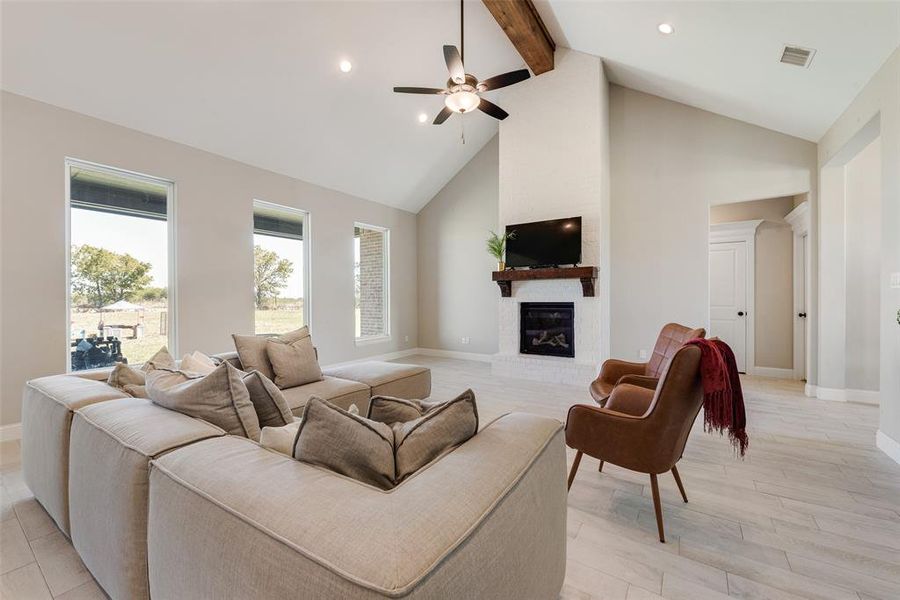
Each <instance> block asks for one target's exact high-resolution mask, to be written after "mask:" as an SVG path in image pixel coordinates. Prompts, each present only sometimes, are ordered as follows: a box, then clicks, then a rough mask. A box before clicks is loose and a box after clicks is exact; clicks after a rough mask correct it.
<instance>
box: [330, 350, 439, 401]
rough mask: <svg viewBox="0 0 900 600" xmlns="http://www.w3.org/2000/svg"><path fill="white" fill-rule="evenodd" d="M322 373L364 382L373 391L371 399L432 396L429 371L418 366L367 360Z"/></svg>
mask: <svg viewBox="0 0 900 600" xmlns="http://www.w3.org/2000/svg"><path fill="white" fill-rule="evenodd" d="M324 373H325V375H330V376H332V377H340V378H341V379H350V380H352V381H359V382H360V383H365V384H366V385H368V386H369V387H370V388H372V395H373V396H378V395H383V396H394V397H397V398H427V397H428V396H430V395H431V370H430V369H428V367H422V366H419V365H405V364H400V363H392V362H381V361H366V362H359V363H352V364H349V365H343V366H340V367H333V368H330V369H325V371H324ZM363 414H365V411H363Z"/></svg>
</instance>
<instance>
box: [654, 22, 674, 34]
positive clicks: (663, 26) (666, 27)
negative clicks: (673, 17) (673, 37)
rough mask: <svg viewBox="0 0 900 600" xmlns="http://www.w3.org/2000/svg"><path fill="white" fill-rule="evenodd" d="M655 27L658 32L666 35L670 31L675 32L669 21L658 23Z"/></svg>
mask: <svg viewBox="0 0 900 600" xmlns="http://www.w3.org/2000/svg"><path fill="white" fill-rule="evenodd" d="M657 29H659V32H660V33H664V34H666V35H669V34H670V33H675V28H674V27H672V25H671V24H670V23H660V24H659V27H657Z"/></svg>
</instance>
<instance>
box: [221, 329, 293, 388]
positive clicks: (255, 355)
mask: <svg viewBox="0 0 900 600" xmlns="http://www.w3.org/2000/svg"><path fill="white" fill-rule="evenodd" d="M304 337H309V327H301V328H300V329H296V330H294V331H290V332H288V333H285V334H282V335H280V336H277V339H280V340H282V341H284V342H287V343H291V342H295V341H297V340H299V339H302V338H304ZM231 338H232V339H233V340H234V349H235V350H237V353H238V358H240V359H241V366H242V367H243V368H244V370H245V371H259V372H260V373H262V374H263V375H265V376H266V377H268V378H269V379H275V372H274V371H272V363H271V362H269V355H268V354H267V353H266V344H267V343H268V341H269V340H270V339H272V336H267V335H238V334H236V333H233V334H231Z"/></svg>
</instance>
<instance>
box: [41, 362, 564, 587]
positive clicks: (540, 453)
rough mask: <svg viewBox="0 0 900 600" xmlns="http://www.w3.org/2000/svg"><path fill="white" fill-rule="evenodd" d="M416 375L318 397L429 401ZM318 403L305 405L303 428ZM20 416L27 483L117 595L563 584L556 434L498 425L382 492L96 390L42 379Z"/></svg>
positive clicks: (544, 425) (374, 375)
mask: <svg viewBox="0 0 900 600" xmlns="http://www.w3.org/2000/svg"><path fill="white" fill-rule="evenodd" d="M229 358H230V359H231V360H233V359H234V357H229ZM416 369H421V368H420V367H416V368H415V369H410V370H404V369H403V368H402V366H401V367H398V368H397V369H395V371H394V373H395V374H396V375H397V376H396V379H395V381H398V382H400V383H398V384H397V385H395V386H393V387H391V385H390V384H391V381H390V377H388V375H387V374H388V372H389V371H390V370H391V367H389V366H377V365H367V366H365V368H362V367H361V368H360V370H359V371H357V372H356V373H354V372H353V371H352V370H347V369H346V368H344V369H342V370H339V371H336V372H337V373H339V374H341V375H343V376H344V377H351V376H358V377H359V378H360V379H364V380H365V381H367V382H369V383H364V382H362V381H357V382H353V381H351V380H349V379H343V378H342V377H335V376H333V375H327V376H326V377H329V378H332V379H334V380H337V381H335V382H334V383H329V384H323V382H317V383H316V384H311V385H317V384H319V385H321V387H324V388H328V386H332V385H333V386H334V387H331V388H328V389H330V390H331V391H333V392H334V393H335V394H336V395H334V396H332V397H333V398H336V399H338V402H339V403H340V405H343V406H349V404H351V403H355V402H363V403H364V404H366V403H367V402H368V398H369V396H370V395H371V394H372V391H373V388H374V389H378V390H383V391H384V392H383V393H389V394H392V395H398V396H401V397H424V396H427V395H428V393H420V392H423V391H425V390H426V389H427V392H429V393H430V373H428V372H427V369H425V373H426V374H423V373H422V372H420V371H417V370H416ZM91 376H93V377H99V376H100V375H98V374H97V373H94V374H92V375H91ZM344 381H348V382H349V383H350V384H352V385H347V384H344V383H343V382H344ZM370 383H374V384H375V385H374V386H373V385H370ZM301 387H308V386H301ZM307 392H308V395H306V396H304V394H307ZM398 392H399V393H398ZM317 393H319V392H318V391H315V390H312V391H309V390H304V392H303V394H300V393H299V392H295V394H296V396H295V400H294V401H293V402H292V403H291V404H292V408H293V409H294V411H295V413H299V412H300V411H302V407H303V406H304V405H305V404H306V400H307V399H308V396H309V395H313V394H317ZM363 394H365V395H363ZM286 395H287V394H286ZM351 399H353V401H351ZM23 403H24V406H23V414H24V415H25V417H24V418H23V451H24V454H23V469H24V471H25V476H26V482H27V483H28V484H29V485H30V486H31V487H32V491H33V492H34V493H35V497H36V498H37V499H38V500H39V501H40V502H41V503H42V504H43V505H44V507H45V508H47V510H48V512H49V513H50V514H51V516H52V517H53V518H54V519H55V520H56V521H57V523H58V524H60V528H61V529H63V531H64V532H65V533H66V534H67V535H70V536H71V538H72V542H73V545H74V547H75V549H76V550H77V551H78V553H79V554H80V555H81V558H82V560H83V561H84V563H85V565H86V566H87V567H88V569H89V570H90V571H91V573H92V574H93V575H94V577H95V578H96V579H97V581H98V583H99V584H100V585H101V586H102V587H103V588H104V590H105V591H106V592H107V593H108V594H109V595H110V597H111V598H114V599H117V598H129V599H131V598H136V599H140V598H148V597H152V598H156V599H159V598H207V597H208V598H213V597H215V598H247V597H259V598H384V597H402V598H510V599H511V598H524V597H528V598H536V599H539V598H555V597H556V596H557V595H558V593H559V590H560V588H561V586H562V580H563V576H564V573H565V530H566V527H565V514H566V501H565V450H564V443H563V438H562V432H561V425H560V423H558V422H557V421H554V420H552V419H545V418H541V417H535V416H529V415H522V414H511V415H507V416H505V417H502V418H501V419H499V420H497V421H495V422H494V423H491V424H489V425H487V426H485V427H484V428H483V430H482V431H481V432H480V433H479V434H478V435H476V436H475V437H474V438H472V439H471V440H469V441H468V442H466V443H465V444H463V445H462V446H460V447H458V448H457V449H455V450H454V451H452V452H450V453H449V454H447V455H445V456H444V457H442V458H440V459H438V460H436V461H435V462H433V463H432V464H430V465H429V466H427V467H426V468H424V469H423V470H422V471H420V472H419V473H417V474H415V475H414V476H413V477H411V478H409V479H408V480H406V481H404V482H403V483H402V484H401V485H399V486H398V487H396V488H394V489H392V490H391V491H388V492H385V491H382V490H379V489H376V488H373V487H371V486H368V485H365V484H363V483H360V482H357V481H354V480H351V479H348V478H346V477H343V476H341V475H337V474H335V473H333V472H331V471H327V470H324V469H320V468H318V467H313V466H310V465H308V464H305V463H301V462H299V461H296V460H294V459H293V458H291V457H289V456H285V455H282V454H278V453H276V452H274V451H272V450H269V449H266V448H263V447H261V446H260V445H258V444H257V443H255V442H253V441H251V440H248V439H246V438H239V437H234V436H229V435H226V434H225V432H224V431H222V430H221V429H219V428H218V427H215V426H213V425H211V424H209V423H206V422H205V421H201V420H198V419H195V418H192V417H188V416H186V415H183V414H180V413H176V412H173V411H170V410H168V409H165V408H162V407H160V406H157V405H155V404H153V403H152V402H150V401H149V400H145V399H139V398H130V397H124V394H121V393H120V392H118V391H117V390H115V389H113V388H111V387H110V386H108V385H106V384H105V383H103V382H99V381H91V380H89V379H85V378H83V377H78V376H73V375H58V376H53V377H49V378H42V379H39V380H35V381H32V382H29V384H28V386H27V387H26V391H25V395H24V400H23ZM358 406H359V408H360V410H361V411H364V410H365V408H366V407H365V406H364V405H359V404H358Z"/></svg>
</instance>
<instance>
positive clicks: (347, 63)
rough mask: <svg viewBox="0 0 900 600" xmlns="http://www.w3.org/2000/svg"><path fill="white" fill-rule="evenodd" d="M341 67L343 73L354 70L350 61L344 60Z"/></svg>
mask: <svg viewBox="0 0 900 600" xmlns="http://www.w3.org/2000/svg"><path fill="white" fill-rule="evenodd" d="M340 67H341V71H342V72H344V73H349V72H350V70H351V69H352V68H353V65H352V64H351V63H350V61H349V60H342V61H341V65H340Z"/></svg>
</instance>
